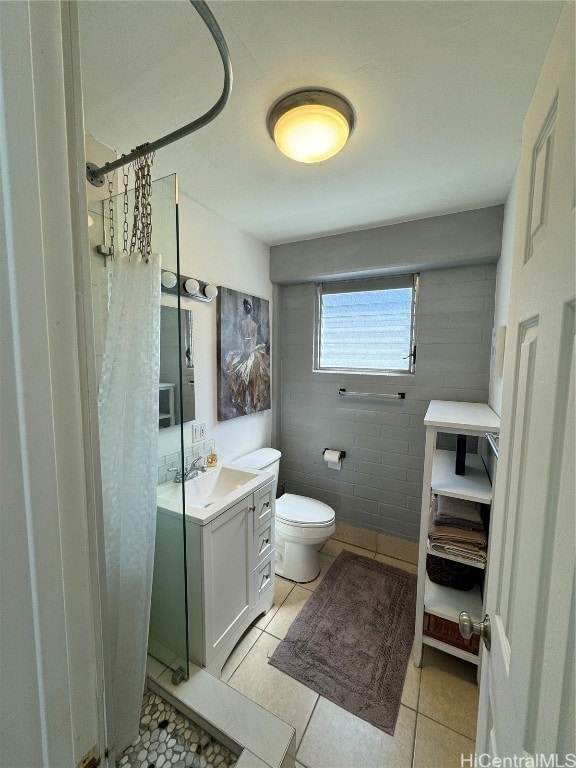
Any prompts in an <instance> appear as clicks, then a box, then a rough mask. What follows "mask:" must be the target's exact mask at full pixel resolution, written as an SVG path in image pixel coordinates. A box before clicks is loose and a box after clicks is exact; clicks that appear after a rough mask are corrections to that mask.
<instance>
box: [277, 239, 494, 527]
mask: <svg viewBox="0 0 576 768" xmlns="http://www.w3.org/2000/svg"><path fill="white" fill-rule="evenodd" d="M314 242H317V241H314ZM495 279H496V266H495V265H494V264H490V265H487V266H476V267H462V268H449V269H435V270H433V271H428V272H423V273H421V276H420V298H419V304H418V314H417V340H418V357H417V363H416V374H415V375H414V376H394V377H386V376H359V375H339V374H331V373H312V343H313V322H314V296H315V289H314V285H312V284H311V283H301V284H295V285H285V286H282V287H280V288H278V289H277V292H278V297H279V305H277V307H276V309H277V313H278V315H277V316H278V319H279V321H280V323H279V326H280V327H279V329H278V335H277V337H276V338H277V340H278V341H277V350H276V352H277V358H276V359H277V366H279V370H277V381H279V382H280V392H279V398H280V409H279V414H278V417H277V419H278V420H277V423H276V425H275V434H276V441H275V442H276V445H277V447H278V448H280V450H281V451H282V461H281V468H280V482H282V481H284V482H285V483H286V490H287V491H288V492H291V493H300V494H303V495H305V496H310V497H312V498H315V499H319V500H321V501H324V502H326V503H327V504H329V505H330V506H332V507H333V508H334V509H335V511H336V516H337V519H338V520H341V521H346V522H349V523H352V524H354V525H359V526H363V527H365V528H369V529H372V530H376V531H381V532H383V533H387V534H390V535H393V536H398V537H401V538H405V539H410V540H413V541H416V540H417V539H418V526H419V519H420V499H421V490H422V472H423V457H424V426H423V415H424V413H425V412H426V409H427V408H428V404H429V402H430V400H432V399H441V400H459V401H471V402H487V399H488V379H489V364H490V340H491V332H492V324H493V317H494V294H495ZM278 374H279V375H278ZM340 387H346V388H347V389H349V390H356V391H365V392H389V393H394V392H398V391H405V392H406V400H404V401H400V400H390V401H385V400H384V401H377V400H358V399H357V400H353V399H350V398H345V399H344V398H340V397H339V395H338V390H339V388H340ZM277 402H278V401H277ZM324 448H339V449H342V450H345V451H346V459H345V460H344V462H343V468H342V470H341V471H336V470H331V469H328V468H327V467H326V465H325V463H324V461H323V459H322V452H323V450H324Z"/></svg>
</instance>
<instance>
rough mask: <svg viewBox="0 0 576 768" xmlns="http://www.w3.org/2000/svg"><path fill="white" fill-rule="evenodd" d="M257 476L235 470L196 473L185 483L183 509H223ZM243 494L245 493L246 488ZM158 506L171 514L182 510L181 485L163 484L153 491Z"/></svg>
mask: <svg viewBox="0 0 576 768" xmlns="http://www.w3.org/2000/svg"><path fill="white" fill-rule="evenodd" d="M260 476H261V475H260V473H257V472H248V471H247V470H244V469H236V468H235V467H227V466H222V467H216V468H214V469H209V470H207V471H206V472H200V473H199V474H198V475H196V477H193V478H192V479H190V480H186V482H185V483H184V494H185V500H186V509H188V508H189V507H193V508H194V509H206V508H208V507H211V508H212V507H215V508H218V507H220V506H222V507H224V505H227V504H228V503H231V502H233V501H234V499H235V497H236V496H239V497H240V496H241V495H242V490H243V489H244V486H247V485H249V484H250V483H252V481H253V480H257V479H259V478H260ZM245 490H249V489H248V488H246V489H245ZM157 496H158V506H159V507H163V508H169V509H171V510H173V511H179V510H181V509H182V484H181V483H174V482H170V483H163V484H162V485H159V486H158V490H157Z"/></svg>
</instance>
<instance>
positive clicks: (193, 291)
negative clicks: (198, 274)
mask: <svg viewBox="0 0 576 768" xmlns="http://www.w3.org/2000/svg"><path fill="white" fill-rule="evenodd" d="M160 282H161V283H162V290H163V291H164V293H172V294H174V295H175V296H177V295H178V294H180V295H181V296H183V297H184V298H187V299H195V300H196V301H204V302H206V303H209V302H211V301H212V299H214V298H216V296H218V288H217V287H216V286H215V285H213V284H212V283H207V282H205V281H204V280H196V278H195V277H188V275H176V274H175V273H174V272H170V271H169V270H164V271H163V272H162V276H161V278H160Z"/></svg>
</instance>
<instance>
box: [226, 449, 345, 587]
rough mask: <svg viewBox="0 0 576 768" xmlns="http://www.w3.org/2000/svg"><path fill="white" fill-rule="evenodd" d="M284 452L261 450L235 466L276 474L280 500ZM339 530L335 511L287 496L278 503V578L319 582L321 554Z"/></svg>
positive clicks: (298, 497)
mask: <svg viewBox="0 0 576 768" xmlns="http://www.w3.org/2000/svg"><path fill="white" fill-rule="evenodd" d="M280 456H281V453H280V451H277V450H276V449H275V448H260V449H259V450H257V451H253V452H252V453H248V454H246V455H245V456H241V457H240V458H239V459H237V460H236V461H234V462H232V464H233V466H235V467H239V468H242V469H257V470H262V471H267V472H270V473H272V472H273V473H274V488H273V493H274V496H276V489H277V486H278V470H279V468H280ZM335 530H336V523H335V514H334V510H333V509H332V507H329V506H328V504H324V503H323V502H322V501H316V499H310V498H308V497H307V496H297V495H296V494H294V493H285V494H284V495H283V496H281V497H280V498H279V499H276V533H275V540H274V549H275V551H276V565H275V571H276V573H277V574H278V576H282V577H284V578H285V579H290V580H291V581H297V582H301V583H304V582H307V581H312V580H313V579H315V578H316V577H317V576H318V574H319V573H320V560H319V557H318V551H319V550H320V549H321V547H322V546H323V545H324V544H325V543H326V542H327V541H328V539H329V538H330V536H332V534H333V533H334V532H335Z"/></svg>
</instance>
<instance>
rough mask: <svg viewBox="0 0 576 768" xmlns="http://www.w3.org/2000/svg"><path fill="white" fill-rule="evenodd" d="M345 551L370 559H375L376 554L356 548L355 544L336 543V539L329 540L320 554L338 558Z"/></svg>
mask: <svg viewBox="0 0 576 768" xmlns="http://www.w3.org/2000/svg"><path fill="white" fill-rule="evenodd" d="M344 549H346V550H347V551H348V552H356V554H357V555H364V557H370V558H373V557H374V554H375V553H374V552H371V551H370V550H369V549H363V548H362V547H356V546H354V544H346V543H345V542H344V541H336V539H328V541H327V542H326V544H324V546H323V547H322V549H321V550H320V552H321V554H323V555H331V557H337V556H338V555H339V554H340V552H342V550H344Z"/></svg>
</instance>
